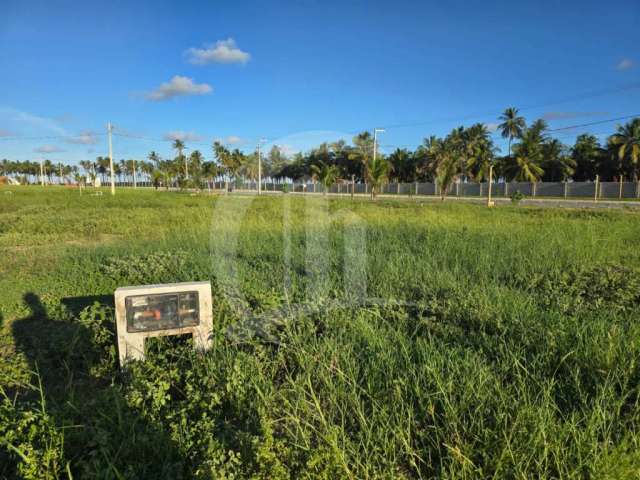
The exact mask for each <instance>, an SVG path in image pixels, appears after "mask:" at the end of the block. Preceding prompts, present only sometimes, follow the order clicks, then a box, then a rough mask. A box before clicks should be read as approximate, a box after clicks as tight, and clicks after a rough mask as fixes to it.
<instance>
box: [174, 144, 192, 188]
mask: <svg viewBox="0 0 640 480" xmlns="http://www.w3.org/2000/svg"><path fill="white" fill-rule="evenodd" d="M173 148H174V150H176V151H177V152H178V160H182V159H183V157H184V155H183V154H182V151H183V150H184V149H185V146H184V142H183V141H182V140H180V139H178V138H176V139H175V140H174V141H173ZM184 176H185V178H189V167H188V166H187V159H186V157H185V158H184Z"/></svg>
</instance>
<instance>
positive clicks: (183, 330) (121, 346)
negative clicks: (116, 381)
mask: <svg viewBox="0 0 640 480" xmlns="http://www.w3.org/2000/svg"><path fill="white" fill-rule="evenodd" d="M114 296H115V305H116V330H117V335H118V354H119V357H120V365H121V366H122V365H124V364H125V363H126V362H127V361H129V360H141V359H143V358H144V341H145V339H146V338H148V337H160V336H166V335H183V334H191V335H192V336H193V343H194V345H195V347H196V348H197V349H201V350H206V349H207V348H209V346H210V345H211V339H210V337H211V330H212V328H213V318H212V310H211V284H210V283H209V282H186V283H168V284H163V285H141V286H137V287H121V288H118V289H117V290H116V291H115V295H114Z"/></svg>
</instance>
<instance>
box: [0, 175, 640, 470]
mask: <svg viewBox="0 0 640 480" xmlns="http://www.w3.org/2000/svg"><path fill="white" fill-rule="evenodd" d="M7 190H8V189H7V188H4V189H0V251H1V252H2V253H3V255H2V257H1V260H0V322H2V326H1V329H2V330H1V331H2V336H1V338H0V386H1V388H2V390H1V391H0V394H1V395H2V398H1V399H0V402H1V403H0V445H1V446H0V477H8V478H13V477H16V476H17V477H22V478H38V479H43V478H101V479H102V478H154V479H156V478H203V479H204V478H216V479H217V478H256V479H261V478H264V479H267V478H269V479H270V478H327V479H329V478H612V479H614V478H615V479H618V478H639V477H640V409H639V406H640V363H639V362H640V313H639V310H640V309H639V306H640V248H639V247H638V245H639V243H638V241H639V239H640V212H633V211H624V210H620V211H586V210H571V209H561V210H560V209H558V210H556V209H535V208H527V207H522V206H521V207H517V206H500V207H498V208H495V209H487V208H484V207H482V206H479V205H471V204H460V203H454V202H445V203H436V202H428V203H424V204H422V203H421V202H420V201H419V200H418V201H410V202H409V201H393V200H382V199H380V200H378V201H377V202H371V201H365V200H356V201H353V202H352V201H350V200H349V199H330V200H327V202H328V209H329V211H330V212H331V213H332V215H331V216H326V215H325V212H324V208H325V205H326V204H325V203H324V202H325V199H321V198H315V199H312V200H307V199H304V198H302V197H293V196H289V195H284V196H281V197H278V198H274V197H271V198H265V197H262V198H255V197H244V198H243V197H224V198H222V197H209V196H190V195H188V194H181V193H173V192H171V193H168V192H153V191H145V192H142V191H132V190H129V191H119V192H118V195H117V196H116V197H113V198H112V197H110V196H108V195H104V196H101V197H96V196H90V195H86V194H85V195H83V196H79V195H78V192H77V191H74V190H63V189H62V188H53V187H52V188H50V189H48V190H46V191H43V190H42V189H38V188H35V187H34V188H28V187H22V188H20V187H14V188H12V189H11V190H12V191H13V194H4V192H5V191H7ZM340 212H342V213H340ZM345 212H348V213H347V215H343V214H344V213H345ZM349 215H351V217H349ZM353 218H357V222H359V223H357V225H359V226H360V228H361V230H357V231H358V232H360V233H361V234H362V235H361V237H359V238H360V240H363V242H364V243H363V244H362V245H366V256H363V257H362V263H363V265H361V266H360V267H361V274H362V278H360V280H361V281H362V282H364V283H366V287H367V291H366V294H367V297H368V299H367V300H365V301H361V300H362V299H355V300H354V298H353V292H352V291H351V290H350V288H349V287H350V285H351V283H349V282H347V281H346V280H345V278H344V275H343V270H344V269H343V266H344V264H345V261H346V260H345V259H346V258H347V256H346V255H347V254H346V253H345V251H346V250H345V249H346V248H347V247H348V245H349V241H350V240H352V239H353V238H352V237H353V234H352V233H353V230H350V229H349V228H350V225H353V223H350V222H352V221H353ZM341 219H345V220H344V221H342V220H341ZM350 219H351V220H350ZM349 232H351V233H349ZM325 234H326V235H325ZM234 235H237V237H234ZM350 235H351V236H350ZM233 238H236V239H237V244H234V243H233V242H232V240H233ZM315 239H319V240H318V241H316V240H315ZM221 265H223V266H225V265H232V266H233V268H234V271H235V272H236V273H237V277H236V279H235V282H234V283H233V284H232V285H231V287H234V286H235V287H236V288H235V289H234V288H231V287H230V286H229V285H228V284H227V280H228V279H226V278H223V277H222V276H220V272H221V271H222V270H221V269H220V268H221V267H220V266H221ZM314 269H317V270H314ZM318 272H321V273H322V272H325V275H320V274H318ZM191 280H210V281H211V282H212V286H213V292H214V312H213V313H214V332H213V339H214V341H213V348H212V349H211V350H210V351H208V352H207V353H206V354H202V353H197V352H195V351H193V349H192V348H191V346H190V342H189V341H188V340H185V339H183V338H172V339H163V340H161V341H154V342H150V343H149V344H148V345H147V350H148V352H147V359H146V360H145V361H144V362H135V363H133V364H132V365H131V366H130V368H128V369H127V370H125V371H121V370H120V369H119V368H118V367H117V360H116V359H117V355H116V350H115V343H114V321H113V309H112V295H113V291H114V290H115V288H117V287H118V286H123V285H135V284H147V283H164V282H178V281H191ZM345 287H346V288H345ZM274 317H275V318H274ZM248 318H251V319H253V320H255V321H256V322H258V323H259V324H261V325H262V324H263V325H266V328H267V330H268V335H267V336H252V335H250V333H251V331H249V332H246V331H243V330H242V329H241V328H236V327H237V326H238V325H244V324H245V323H244V322H246V320H247V319H248ZM261 322H263V323H261ZM229 327H234V328H231V329H230V328H229Z"/></svg>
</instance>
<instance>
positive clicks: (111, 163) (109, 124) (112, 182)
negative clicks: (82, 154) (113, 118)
mask: <svg viewBox="0 0 640 480" xmlns="http://www.w3.org/2000/svg"><path fill="white" fill-rule="evenodd" d="M112 129H113V128H112V126H111V122H109V123H108V124H107V132H108V133H109V171H110V172H111V195H115V194H116V178H115V174H114V173H113V147H112V145H111V130H112Z"/></svg>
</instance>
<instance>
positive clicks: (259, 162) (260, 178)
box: [258, 138, 266, 195]
mask: <svg viewBox="0 0 640 480" xmlns="http://www.w3.org/2000/svg"><path fill="white" fill-rule="evenodd" d="M265 141H266V140H265V139H264V138H261V139H260V140H258V195H262V154H261V151H260V146H261V145H262V142H265Z"/></svg>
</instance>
